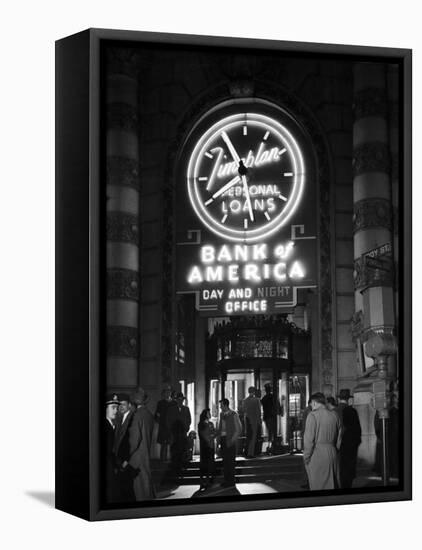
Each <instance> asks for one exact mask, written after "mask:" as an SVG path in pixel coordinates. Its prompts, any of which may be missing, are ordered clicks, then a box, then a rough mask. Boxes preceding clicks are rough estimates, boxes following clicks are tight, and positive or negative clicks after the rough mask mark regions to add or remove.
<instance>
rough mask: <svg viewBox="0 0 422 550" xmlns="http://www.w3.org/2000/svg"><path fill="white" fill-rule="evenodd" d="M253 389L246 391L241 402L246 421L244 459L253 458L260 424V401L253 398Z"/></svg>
mask: <svg viewBox="0 0 422 550" xmlns="http://www.w3.org/2000/svg"><path fill="white" fill-rule="evenodd" d="M255 391H256V390H255V388H254V387H253V386H251V387H250V388H249V389H248V394H249V395H248V397H246V398H245V399H244V400H243V403H242V408H243V411H244V413H245V421H246V457H247V458H253V457H254V456H255V447H256V439H257V436H258V429H259V426H260V424H261V401H260V400H259V399H258V397H256V396H255Z"/></svg>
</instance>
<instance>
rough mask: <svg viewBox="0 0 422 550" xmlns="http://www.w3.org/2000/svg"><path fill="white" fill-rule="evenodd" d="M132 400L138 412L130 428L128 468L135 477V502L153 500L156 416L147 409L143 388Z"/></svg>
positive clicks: (134, 415) (135, 413) (139, 389)
mask: <svg viewBox="0 0 422 550" xmlns="http://www.w3.org/2000/svg"><path fill="white" fill-rule="evenodd" d="M130 400H131V402H132V403H133V405H135V406H136V410H135V412H134V414H133V418H132V422H131V424H130V426H129V427H128V430H129V460H128V465H127V466H128V467H130V468H132V474H133V476H134V479H133V491H134V493H135V500H137V501H139V500H151V499H153V498H155V489H154V484H153V481H152V475H151V467H150V454H151V441H152V432H153V430H154V416H153V415H152V413H151V412H150V411H149V410H148V409H147V407H146V395H145V392H144V391H143V389H142V388H138V391H137V392H136V393H135V394H133V395H132V396H131V398H130Z"/></svg>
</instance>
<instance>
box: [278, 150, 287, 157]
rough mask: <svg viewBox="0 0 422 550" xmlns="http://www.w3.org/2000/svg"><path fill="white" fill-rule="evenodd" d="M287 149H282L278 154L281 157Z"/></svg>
mask: <svg viewBox="0 0 422 550" xmlns="http://www.w3.org/2000/svg"><path fill="white" fill-rule="evenodd" d="M286 151H287V149H286V148H284V149H281V150H280V151H279V152H278V156H279V157H281V155H284V153H285V152H286Z"/></svg>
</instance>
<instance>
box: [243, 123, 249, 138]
mask: <svg viewBox="0 0 422 550" xmlns="http://www.w3.org/2000/svg"><path fill="white" fill-rule="evenodd" d="M243 135H244V136H247V135H248V127H247V126H246V124H245V126H243Z"/></svg>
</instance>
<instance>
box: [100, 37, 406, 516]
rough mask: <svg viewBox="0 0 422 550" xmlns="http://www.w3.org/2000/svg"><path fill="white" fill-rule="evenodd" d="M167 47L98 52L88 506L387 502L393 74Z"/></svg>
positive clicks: (178, 44) (394, 345) (393, 276)
mask: <svg viewBox="0 0 422 550" xmlns="http://www.w3.org/2000/svg"><path fill="white" fill-rule="evenodd" d="M134 38H135V39H136V34H135V35H134ZM187 40H189V39H187ZM168 41H169V43H166V41H164V43H160V44H156V43H155V44H154V42H150V41H149V40H148V36H143V37H142V42H141V43H138V44H136V42H132V43H127V42H126V43H125V42H124V41H121V40H120V41H119V40H108V41H107V40H103V42H102V45H101V50H100V56H101V63H102V65H101V71H102V73H101V74H102V80H101V88H100V96H101V111H100V119H101V124H102V126H101V128H102V132H103V134H104V135H102V141H101V147H102V150H101V162H102V165H101V168H100V174H101V177H100V182H101V183H100V193H101V195H102V202H101V204H102V205H103V208H104V212H103V214H104V217H103V223H104V225H105V238H106V245H105V251H104V262H103V264H102V269H103V270H104V274H105V284H104V286H103V294H102V295H101V299H103V300H104V301H105V305H104V311H105V313H106V315H105V319H106V320H105V324H106V326H105V332H104V334H105V339H104V342H103V346H104V350H103V352H104V355H103V357H104V363H102V364H103V365H104V368H105V372H102V376H103V380H104V388H103V389H104V392H103V402H102V403H101V410H102V415H103V420H102V425H103V426H104V429H103V433H102V434H101V437H102V438H103V447H102V448H103V455H102V467H103V477H102V481H101V482H102V483H103V487H102V498H103V503H104V504H105V505H120V506H123V505H131V506H134V505H136V504H138V505H140V506H142V505H145V504H147V503H149V504H150V503H151V502H154V503H157V502H158V503H160V502H164V503H166V502H167V503H168V502H169V501H172V502H173V501H184V502H186V501H187V499H190V501H191V502H192V501H194V502H196V501H201V502H213V501H214V502H222V501H225V500H226V501H227V500H228V501H241V500H242V499H244V498H245V497H248V498H251V497H256V496H262V495H265V496H266V497H271V498H273V499H274V498H277V499H278V500H279V501H281V500H282V499H283V497H285V496H289V497H294V498H296V499H300V498H303V497H305V496H310V495H312V494H315V492H317V493H318V494H319V495H324V494H327V493H329V494H331V495H333V494H351V493H353V492H357V493H359V494H364V493H365V491H368V492H377V491H379V492H382V491H386V490H388V491H389V492H391V494H393V497H392V498H394V491H401V490H403V481H404V478H403V457H404V454H403V453H404V446H403V438H404V429H405V426H404V423H403V412H402V409H401V400H402V399H403V377H404V376H406V375H405V374H404V367H405V366H406V365H404V364H403V357H404V356H403V354H402V353H401V346H402V345H403V337H402V333H401V332H400V328H401V327H402V326H403V322H404V317H403V315H402V312H403V299H404V295H403V286H402V284H403V280H404V279H403V273H404V271H403V269H402V267H403V266H402V265H401V262H402V259H403V250H402V249H401V247H402V246H403V243H404V240H403V214H404V213H403V197H404V194H403V193H404V174H405V172H404V165H403V158H404V157H403V147H404V141H403V122H404V106H403V99H402V94H403V64H402V62H401V61H400V60H398V59H396V60H394V55H393V52H391V55H390V56H388V51H386V52H384V55H383V57H382V58H378V59H377V58H376V57H375V52H373V53H374V55H373V56H372V57H368V56H366V57H365V56H362V55H360V56H359V55H358V54H357V53H356V54H355V55H353V53H354V52H353V50H351V55H349V56H345V55H340V54H338V55H336V54H335V52H325V53H324V54H320V55H318V54H316V53H312V52H304V51H301V48H300V46H299V47H298V51H297V53H295V50H294V49H290V50H287V51H286V50H283V45H282V44H280V45H279V46H278V47H276V48H274V45H266V44H265V42H264V43H262V42H261V43H259V47H257V45H255V44H253V42H251V43H244V44H242V46H241V47H236V46H232V47H230V46H228V45H226V42H225V41H224V40H222V41H221V43H219V44H216V43H214V44H213V45H211V44H210V45H209V46H207V45H206V40H204V41H202V42H201V45H198V44H197V45H192V44H191V45H186V44H183V42H184V41H186V40H184V39H183V38H182V39H180V40H174V39H173V38H172V37H171V36H170V37H168ZM254 46H255V47H254ZM266 46H267V47H266ZM270 46H271V47H270ZM368 53H372V52H368Z"/></svg>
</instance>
